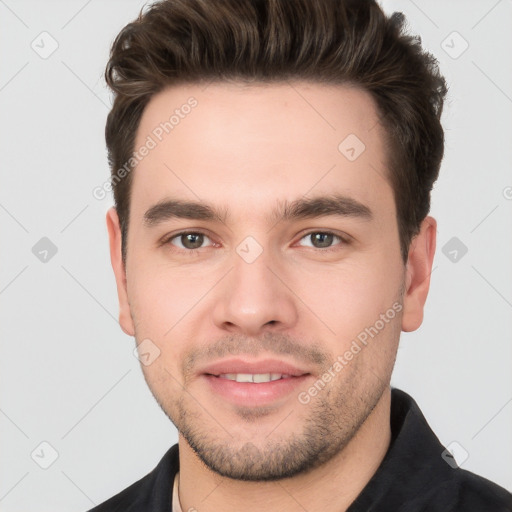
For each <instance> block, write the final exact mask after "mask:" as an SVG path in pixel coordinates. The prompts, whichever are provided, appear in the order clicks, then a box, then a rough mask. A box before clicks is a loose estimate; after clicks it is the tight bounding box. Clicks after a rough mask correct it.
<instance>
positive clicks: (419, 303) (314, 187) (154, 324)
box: [107, 82, 436, 512]
mask: <svg viewBox="0 0 512 512" xmlns="http://www.w3.org/2000/svg"><path fill="white" fill-rule="evenodd" d="M191 96H193V97H194V98H196V100H197V102H198V104H197V106H196V107H195V108H194V109H193V110H192V111H191V113H190V114H189V115H187V116H185V117H184V118H183V119H180V123H179V124H178V125H177V126H175V127H174V129H173V130H172V132H171V133H169V134H168V135H167V136H165V137H164V138H163V140H162V141H161V142H160V143H159V144H158V145H157V146H156V147H155V148H154V149H152V150H151V151H150V152H149V154H148V155H147V156H146V157H145V158H144V159H143V160H142V161H141V162H140V163H139V164H138V165H137V168H136V169H135V170H134V171H132V172H134V176H133V178H134V180H133V189H132V198H131V212H130V224H129V230H128V252H127V260H126V266H124V265H123V262H122V258H121V235H120V228H119V220H118V217H117V213H116V210H115V209H114V208H111V209H110V210H109V211H108V213H107V226H108V232H109V237H110V250H111V261H112V266H113V269H114V273H115V277H116V282H117V290H118V295H119V303H120V316H119V321H120V325H121V327H122V329H123V331H124V332H125V333H126V334H128V335H130V336H135V338H136V340H137V343H140V342H142V341H143V340H145V339H148V338H149V339H150V340H151V342H152V343H154V344H155V345H156V346H157V347H158V349H159V350H160V355H159V357H157V358H156V359H155V360H154V361H153V362H152V363H151V364H150V365H148V366H145V365H142V370H143V372H144V376H145V379H146V381H147V383H148V385H149V387H150V389H151V391H152V392H153V394H154V395H155V398H156V399H157V401H158V403H159V404H160V406H161V407H162V409H163V410H164V412H165V413H166V414H167V415H168V416H169V418H170V419H171V420H172V421H173V422H174V423H175V424H176V426H177V428H178V430H179V446H180V474H179V498H180V501H181V506H182V508H183V510H189V509H190V508H191V507H193V508H195V509H197V510H200V511H201V512H203V511H210V510H211V511H214V510H225V511H230V510H239V508H240V503H244V509H245V510H247V511H251V510H262V509H265V510H279V511H295V510H304V509H307V510H324V511H331V510H333V511H334V510H337V511H339V510H345V509H346V508H347V507H348V506H349V505H350V503H351V502H352V501H353V500H354V499H355V498H356V496H357V495H358V494H359V492H360V491H361V490H362V489H363V488H364V486H365V485H366V484H367V482H368V481H369V480H370V478H371V476H372V475H373V474H374V473H375V471H376V469H377V468H378V466H379V464H380V462H381V461H382V459H383V457H384V455H385V453H386V450H387V449H388V446H389V442H390V435H391V432H390V425H389V415H390V398H391V394H390V386H389V383H390V378H391V372H392V369H393V365H394V361H395V357H396V352H397V348H398V342H399V337H400V332H401V331H413V330H415V329H417V328H418V327H419V326H420V325H421V322H422V320H423V308H424V304H425V301H426V298H427V294H428V289H429V284H430V273H431V270H432V261H433V257H434V252H435V244H436V221H435V219H433V218H432V217H427V218H426V219H425V220H424V221H423V223H422V225H421V230H420V233H419V234H418V235H417V236H416V237H415V238H414V239H413V241H412V243H411V246H410V250H409V257H408V261H407V264H406V265H405V266H404V264H403V261H402V259H401V257H400V247H399V237H398V227H397V222H396V209H395V204H394V199H393V191H392V189H391V186H390V184H389V182H388V180H387V178H386V172H387V171H386V167H385V155H386V148H385V146H384V142H383V141H384V138H383V131H382V130H383V128H382V126H381V125H380V124H379V123H378V116H377V111H376V107H375V103H374V102H373V100H372V98H371V96H370V95H369V94H367V93H366V92H364V91H362V90H359V89H356V88H348V87H346V86H332V85H322V84H317V83H305V82H296V83H281V84H272V85H263V84H253V85H251V86H242V85H241V84H235V83H229V84H228V83H213V84H210V85H209V86H208V87H206V88H205V86H204V85H199V84H189V85H186V86H185V85H180V86H174V87H171V88H168V89H166V90H164V91H162V92H160V93H159V94H158V95H156V96H155V97H153V98H152V99H151V101H150V103H149V104H148V106H147V108H146V110H145V111H144V114H143V116H142V119H141V122H140V125H139V128H138V131H137V136H136V144H135V146H136V148H138V147H140V146H141V145H142V144H144V141H145V140H146V138H147V136H148V135H150V134H151V133H152V131H153V130H154V129H155V127H156V126H158V125H159V123H161V122H162V121H164V120H165V119H168V117H169V115H170V114H169V113H172V111H173V110H174V109H175V108H179V107H180V106H181V105H183V104H184V103H186V102H187V99H188V98H189V97H191ZM348 134H356V135H357V137H358V138H359V139H360V140H361V141H363V143H364V144H365V146H366V148H365V150H364V152H363V153H361V155H360V156H359V157H358V158H357V159H356V160H355V161H352V162H351V161H349V160H348V159H347V158H346V157H345V156H344V155H343V154H342V153H341V152H340V151H339V150H338V145H339V144H340V142H341V141H342V140H343V139H345V137H346V136H347V135H348ZM332 193H340V194H344V195H347V196H350V197H351V198H354V199H356V200H357V201H359V202H361V203H363V204H364V205H366V206H368V207H369V208H370V209H371V211H372V212H373V218H372V219H371V220H366V219H363V218H357V217H343V216H334V215H328V216H321V217H317V218H308V219H300V220H297V219H293V220H290V221H288V220H286V221H285V220H283V221H280V222H275V220H271V219H269V218H268V215H269V212H271V211H272V210H273V209H274V208H275V207H276V206H277V205H279V204H282V202H283V201H286V200H287V201H293V200H295V199H300V198H304V197H306V198H311V197H316V196H321V195H328V194H332ZM171 197H172V198H175V199H176V198H177V199H186V200H190V201H203V202H207V203H210V204H212V205H215V206H217V207H218V208H219V209H221V210H223V211H225V212H227V213H228V217H227V218H226V220H225V221H224V222H220V221H212V220H197V219H181V218H170V219H168V220H167V221H165V222H163V223H161V224H158V225H154V226H151V227H148V226H146V225H145V223H144V221H143V219H144V213H145V212H146V211H147V210H148V209H149V208H150V207H151V206H153V205H155V204H156V203H158V202H159V201H161V200H162V199H167V198H171ZM184 229H186V230H192V231H195V232H202V233H204V234H205V235H207V237H205V238H204V239H203V240H204V242H203V245H202V246H200V248H199V249H195V251H192V252H193V254H192V253H191V249H187V248H186V247H185V246H184V245H180V242H181V244H183V243H186V242H187V239H185V240H183V238H180V237H177V238H173V239H171V240H170V241H167V243H165V244H161V241H163V240H164V239H165V240H168V239H169V238H170V236H172V235H173V234H177V233H179V232H180V231H183V230H184ZM325 231H328V232H334V233H335V234H339V235H340V236H343V237H345V238H346V239H348V240H349V243H344V242H342V241H341V239H338V238H336V237H334V238H333V239H332V244H331V245H330V247H327V249H330V250H329V251H326V247H325V246H321V247H316V246H315V245H314V241H313V240H312V238H311V236H308V235H311V233H312V232H317V233H318V232H325ZM347 235H348V238H347ZM248 236H251V237H253V239H254V240H256V241H257V243H258V244H259V247H261V248H262V252H261V254H259V256H258V257H257V258H256V259H255V261H253V262H252V263H248V262H247V261H246V260H244V258H242V257H241V256H240V254H239V253H237V247H238V246H239V244H240V243H241V242H242V241H244V240H245V239H246V237H248ZM250 250H251V251H254V250H255V249H254V248H253V249H250ZM187 251H188V252H187ZM393 304H399V305H401V306H402V309H401V311H399V312H398V313H397V314H396V316H394V318H393V319H391V320H389V321H388V323H386V325H385V327H384V328H383V329H381V330H380V331H379V333H378V335H377V336H375V337H374V338H373V339H370V340H369V342H368V344H367V345H366V346H362V349H361V351H360V352H358V353H357V354H356V355H354V357H353V359H351V360H350V361H349V362H348V364H346V366H344V367H343V369H342V370H341V371H339V372H337V373H336V375H335V377H333V378H332V379H331V380H330V381H329V382H327V383H326V384H325V387H324V388H323V389H322V390H321V391H319V392H318V393H317V394H316V396H313V397H311V400H310V401H309V402H308V403H307V404H303V403H300V402H299V400H298V394H299V393H300V392H307V390H308V389H309V388H310V387H311V386H312V385H313V384H314V383H315V381H317V380H318V379H319V378H320V377H321V376H322V375H323V374H324V372H325V371H326V370H327V368H328V367H332V364H333V363H334V362H335V361H336V358H337V356H339V355H340V354H344V353H345V352H346V350H348V349H349V348H350V346H351V342H352V341H353V340H354V339H355V338H356V337H357V335H358V334H359V333H361V332H362V331H363V330H364V329H365V328H366V327H368V326H372V325H375V323H376V321H377V320H378V319H379V317H380V315H381V314H383V313H385V312H386V311H387V310H389V309H390V308H391V307H392V305H393ZM225 351H230V352H231V353H234V354H236V355H238V356H239V357H241V358H243V359H244V360H247V361H254V360H258V361H259V360H262V359H265V358H268V357H271V358H274V359H279V360H281V361H285V362H288V363H290V364H294V365H296V366H299V367H300V368H301V369H305V370H307V371H308V372H309V375H308V376H307V377H306V378H305V380H304V381H303V382H302V383H301V385H300V386H299V387H298V388H297V389H295V390H294V391H293V392H291V393H289V394H288V395H286V396H285V397H284V398H283V397H281V398H280V399H278V400H276V401H274V402H272V403H271V404H270V405H269V406H267V407H258V406H250V405H247V406H240V405H234V404H233V403H231V402H230V401H229V400H227V399H226V398H223V397H221V396H219V395H218V394H216V393H215V392H214V391H212V389H211V388H210V387H209V386H208V385H207V384H206V383H205V379H204V377H203V376H201V375H200V374H199V373H198V372H199V370H200V369H201V368H202V367H204V365H205V364H209V363H213V362H215V361H217V360H219V359H221V358H222V357H225V355H226V353H225ZM191 445H193V446H194V447H195V450H194V449H193V448H192V447H191ZM308 450H309V452H314V453H310V455H309V457H308V456H307V452H308ZM304 454H306V455H304ZM315 461H316V462H315ZM285 465H287V468H288V469H287V470H288V474H284V473H283V474H282V475H281V477H280V476H279V471H283V467H284V466H285ZM244 477H245V479H243V478H244ZM248 480H252V481H248ZM169 485H172V482H170V483H169Z"/></svg>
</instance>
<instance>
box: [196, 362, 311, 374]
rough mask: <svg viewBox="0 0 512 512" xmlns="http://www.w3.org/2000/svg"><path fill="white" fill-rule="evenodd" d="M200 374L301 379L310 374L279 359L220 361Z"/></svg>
mask: <svg viewBox="0 0 512 512" xmlns="http://www.w3.org/2000/svg"><path fill="white" fill-rule="evenodd" d="M199 373H200V374H203V375H204V374H207V375H216V376H218V375H223V374H226V373H281V374H283V375H290V376H291V377H300V376H302V375H306V374H308V373H309V372H308V371H306V370H302V369H300V368H297V367H296V366H294V365H292V364H289V363H286V362H284V361H279V360H277V359H264V360H262V361H244V360H243V359H227V360H225V361H218V362H216V363H213V364H211V365H209V366H207V367H205V368H204V369H202V370H200V372H199Z"/></svg>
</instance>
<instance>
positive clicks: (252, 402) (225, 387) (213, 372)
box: [200, 359, 312, 407]
mask: <svg viewBox="0 0 512 512" xmlns="http://www.w3.org/2000/svg"><path fill="white" fill-rule="evenodd" d="M226 373H253V374H254V373H260V374H261V373H280V374H282V375H287V378H285V379H279V380H274V381H270V382H260V383H255V382H236V381H233V380H229V379H226V378H222V377H219V375H224V374H226ZM200 377H201V379H204V380H205V381H206V383H207V384H208V387H209V389H210V391H211V392H212V393H213V394H214V395H215V396H216V397H219V398H221V399H223V400H226V401H228V402H229V403H231V404H233V405H237V406H244V407H258V406H265V405H267V406H268V405H272V404H276V403H277V402H278V401H280V400H285V399H286V398H287V397H288V396H289V395H290V394H292V393H293V392H295V393H297V392H298V388H299V387H302V386H303V385H304V382H305V381H306V380H307V379H309V378H311V377H312V375H311V373H309V372H307V371H306V370H302V369H300V368H298V367H296V366H294V365H291V364H289V363H286V362H284V361H279V360H275V359H266V360H262V361H254V362H251V361H244V360H242V359H229V360H225V361H219V362H217V363H214V364H212V365H209V366H208V367H206V368H205V369H203V370H202V371H201V372H200Z"/></svg>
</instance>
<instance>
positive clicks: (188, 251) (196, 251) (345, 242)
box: [161, 230, 350, 255]
mask: <svg viewBox="0 0 512 512" xmlns="http://www.w3.org/2000/svg"><path fill="white" fill-rule="evenodd" d="M316 233H320V234H322V235H332V236H333V237H334V238H337V239H338V240H339V241H340V242H341V243H338V244H337V245H335V246H333V247H327V248H319V247H310V248H311V249H316V250H317V251H320V252H323V253H325V252H333V251H337V250H339V246H340V245H342V246H345V245H349V244H350V241H349V239H348V238H346V237H343V236H341V235H338V234H336V233H334V232H333V231H320V230H311V231H308V232H307V233H305V234H303V235H302V236H301V237H300V239H299V240H302V239H303V238H306V237H307V236H310V235H312V234H316ZM184 235H204V236H206V237H208V238H210V240H211V237H210V236H209V235H208V234H207V233H205V232H204V231H197V230H191V231H180V232H179V233H175V234H174V235H171V236H169V237H167V238H165V239H164V240H163V241H162V242H161V245H167V246H172V247H173V249H172V250H176V251H177V252H185V253H186V254H189V255H193V254H195V255H199V251H200V249H204V247H199V248H197V249H181V248H179V247H176V246H174V245H173V244H171V241H172V240H174V239H175V238H179V237H181V236H184Z"/></svg>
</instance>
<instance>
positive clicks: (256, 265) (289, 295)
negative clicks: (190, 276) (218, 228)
mask: <svg viewBox="0 0 512 512" xmlns="http://www.w3.org/2000/svg"><path fill="white" fill-rule="evenodd" d="M249 261H250V260H249ZM273 267H274V268H273ZM280 274H281V275H280ZM283 274H285V272H280V271H279V270H278V269H277V268H276V265H273V263H272V261H271V258H270V257H269V255H268V254H267V253H266V251H263V252H262V253H261V254H260V255H259V256H258V257H257V258H256V260H255V261H252V262H248V261H246V260H245V259H244V258H243V257H241V256H240V255H239V254H234V256H233V269H232V270H231V272H229V273H228V275H227V276H226V278H225V279H223V280H222V282H221V283H219V284H221V286H219V287H217V290H216V292H217V297H216V302H215V307H214V311H213V321H214V323H215V325H216V326H217V327H218V328H220V329H222V330H224V331H228V332H231V333H238V334H245V335H247V336H258V335H261V334H263V333H264V332H265V331H267V330H273V331H282V330H286V329H289V328H291V327H293V326H294V325H295V324H296V323H297V319H298V311H297V304H296V298H295V296H294V295H293V292H292V291H291V289H290V287H289V286H287V285H286V277H285V276H284V275H283ZM283 277H284V278H283Z"/></svg>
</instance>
